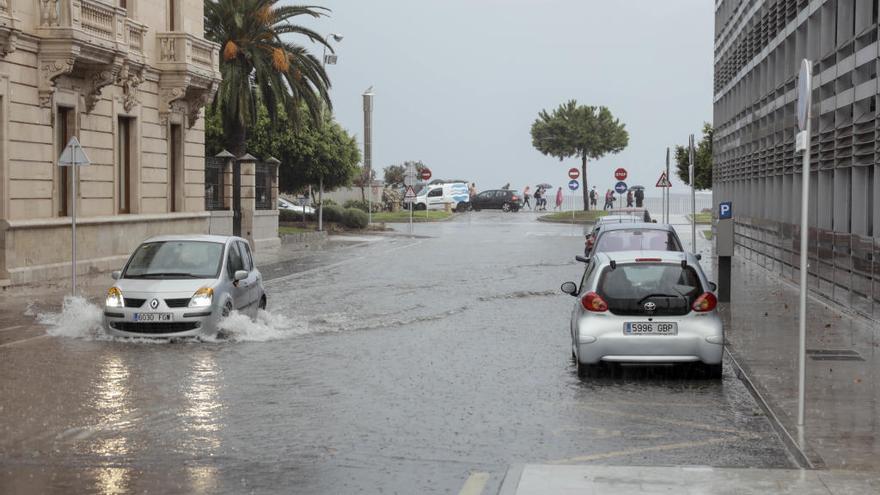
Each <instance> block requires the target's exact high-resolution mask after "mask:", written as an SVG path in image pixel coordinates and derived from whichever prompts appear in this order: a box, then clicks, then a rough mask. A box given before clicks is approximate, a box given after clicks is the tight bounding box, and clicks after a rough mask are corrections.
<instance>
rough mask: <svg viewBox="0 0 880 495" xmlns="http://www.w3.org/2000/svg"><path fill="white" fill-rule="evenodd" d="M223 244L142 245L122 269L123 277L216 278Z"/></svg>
mask: <svg viewBox="0 0 880 495" xmlns="http://www.w3.org/2000/svg"><path fill="white" fill-rule="evenodd" d="M222 261H223V244H220V243H217V242H202V241H161V242H146V243H144V244H141V245H140V246H139V247H138V248H137V251H135V252H134V254H133V255H132V256H131V259H130V260H129V262H128V265H127V266H126V267H125V272H124V273H123V274H122V277H123V278H178V279H179V278H217V277H218V276H219V274H220V266H221V263H222Z"/></svg>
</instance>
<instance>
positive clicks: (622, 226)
mask: <svg viewBox="0 0 880 495" xmlns="http://www.w3.org/2000/svg"><path fill="white" fill-rule="evenodd" d="M615 230H663V231H667V232H670V231H672V232H674V229H673V228H672V225H669V224H666V223H653V222H651V223H647V222H627V223H609V224H608V225H602V232H612V231H615Z"/></svg>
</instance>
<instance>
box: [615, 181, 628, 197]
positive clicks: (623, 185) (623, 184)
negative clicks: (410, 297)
mask: <svg viewBox="0 0 880 495" xmlns="http://www.w3.org/2000/svg"><path fill="white" fill-rule="evenodd" d="M627 189H629V188H628V187H626V182H623V181H620V182H618V183H617V184H615V185H614V190H615V191H617V194H623V193H625V192H626V190H627Z"/></svg>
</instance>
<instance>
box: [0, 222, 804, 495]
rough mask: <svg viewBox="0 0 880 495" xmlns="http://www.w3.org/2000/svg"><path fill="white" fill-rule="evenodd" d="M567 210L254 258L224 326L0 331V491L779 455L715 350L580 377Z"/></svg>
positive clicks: (410, 479)
mask: <svg viewBox="0 0 880 495" xmlns="http://www.w3.org/2000/svg"><path fill="white" fill-rule="evenodd" d="M582 229H583V227H580V226H570V225H557V224H545V223H539V222H536V221H535V215H534V214H531V213H527V212H525V213H515V214H503V213H500V212H486V211H484V212H479V213H469V214H465V215H461V216H458V217H456V219H454V220H453V221H449V222H442V223H435V224H418V225H416V226H415V232H416V234H417V235H418V237H416V238H410V237H408V236H402V235H394V236H382V237H377V238H373V240H371V241H370V242H352V243H348V244H346V245H345V247H341V248H333V249H325V250H323V251H320V252H317V253H315V254H312V255H308V256H304V257H302V258H300V259H298V260H297V261H294V262H289V263H287V264H284V263H281V264H275V265H271V266H266V267H265V269H266V270H265V271H266V276H267V278H271V280H268V281H267V283H266V288H267V292H268V294H269V301H270V302H269V310H270V314H269V315H268V316H267V317H265V318H262V319H261V320H260V321H259V322H257V323H248V322H244V321H241V322H240V326H241V328H240V329H236V330H235V331H234V333H235V334H237V337H236V338H233V339H230V340H228V341H219V342H186V343H172V344H168V343H148V342H131V341H114V340H105V339H95V338H93V337H90V335H91V334H90V333H84V334H82V335H80V336H79V337H76V338H71V337H51V338H46V339H37V340H35V341H32V342H27V343H23V344H20V345H16V346H14V347H8V348H0V429H2V435H0V493H101V494H123V493H144V492H148V493H229V494H234V493H235V494H237V493H333V494H336V493H370V494H372V493H383V494H390V493H401V494H409V493H453V494H455V493H459V490H460V489H461V487H462V486H463V485H464V483H465V481H466V480H467V479H468V477H469V476H470V474H471V473H474V472H485V473H488V474H489V481H488V484H487V486H486V488H485V490H484V492H483V493H487V494H488V493H495V492H496V491H497V488H498V486H499V485H500V483H501V480H502V478H503V475H504V473H505V471H506V469H507V467H508V466H509V465H510V464H513V463H590V464H608V465H652V466H671V465H711V466H718V467H754V468H780V467H792V466H793V464H792V461H791V460H790V458H789V456H788V454H787V453H786V451H785V449H784V447H783V445H782V444H781V442H780V441H779V440H778V438H777V436H776V435H775V434H774V433H773V430H772V428H771V425H770V424H769V422H768V421H767V419H766V418H765V417H764V416H763V415H762V413H761V410H760V408H759V407H758V406H757V404H756V403H755V402H754V400H753V399H752V397H751V396H750V395H749V393H748V392H747V390H746V389H745V387H744V386H743V385H742V384H741V383H740V382H739V381H738V380H737V378H736V377H735V376H734V374H733V373H732V372H731V370H730V369H729V368H728V369H726V370H725V376H724V378H723V380H721V381H720V382H718V381H712V380H707V379H705V378H703V377H702V376H700V374H699V373H695V372H693V371H692V370H689V369H686V368H667V367H653V368H624V369H620V370H617V371H616V372H614V373H612V374H610V375H608V376H605V377H602V378H594V379H584V380H581V379H579V378H578V377H577V375H576V373H575V368H574V365H573V362H572V360H571V358H570V337H569V331H568V319H569V314H570V311H571V305H572V304H574V302H575V300H574V299H573V298H571V297H570V296H567V295H564V294H562V293H561V292H559V285H560V284H561V283H562V282H564V281H566V280H579V278H580V275H581V270H582V265H580V264H579V263H577V262H575V261H574V255H575V254H577V253H578V252H579V251H580V250H582V247H583V237H582ZM399 230H400V231H401V232H402V233H406V232H408V226H405V225H404V226H400V227H399ZM681 234H682V237H683V238H685V237H688V235H687V234H688V233H687V232H686V231H683V232H681ZM24 309H25V308H22V311H24ZM83 314H86V315H87V314H88V311H85V312H84V313H83ZM83 314H78V315H77V316H76V317H75V318H73V317H71V320H70V323H69V325H76V324H79V323H81V321H78V320H81V319H82V318H87V316H83ZM75 320H76V321H75ZM65 324H67V323H65ZM62 325H64V324H62ZM73 334H74V335H75V334H76V332H73Z"/></svg>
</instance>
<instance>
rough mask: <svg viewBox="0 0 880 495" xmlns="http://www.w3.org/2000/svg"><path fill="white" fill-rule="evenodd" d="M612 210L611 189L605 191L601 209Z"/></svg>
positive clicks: (612, 193)
mask: <svg viewBox="0 0 880 495" xmlns="http://www.w3.org/2000/svg"><path fill="white" fill-rule="evenodd" d="M609 208H611V209H613V208H614V191H612V190H611V189H609V190H607V191H605V206H603V207H602V209H603V210H607V209H609Z"/></svg>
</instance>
